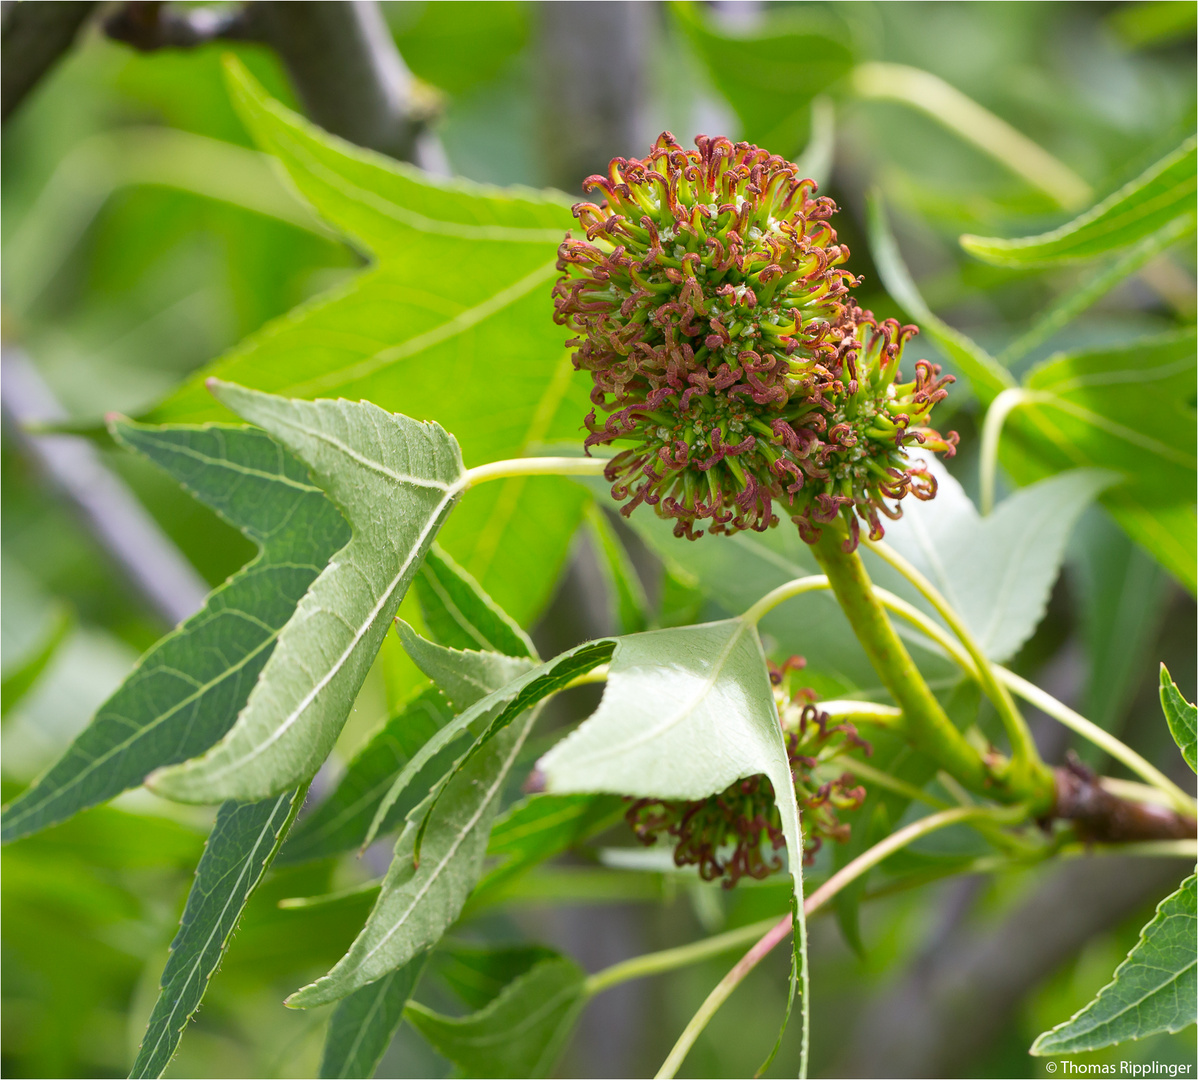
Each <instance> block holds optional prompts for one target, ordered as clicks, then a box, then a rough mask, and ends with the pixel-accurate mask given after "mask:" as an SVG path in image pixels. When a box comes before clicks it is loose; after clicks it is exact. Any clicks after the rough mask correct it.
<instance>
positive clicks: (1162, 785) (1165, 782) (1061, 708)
mask: <svg viewBox="0 0 1198 1080" xmlns="http://www.w3.org/2000/svg"><path fill="white" fill-rule="evenodd" d="M996 670H997V674H998V677H999V678H1000V679H1001V680H1002V681H1003V683H1005V684H1006V685H1007V686H1009V687H1010V688H1011V689H1012V690H1014V691H1015V693H1017V694H1018V695H1019V696H1020V697H1021V698H1023V699H1024V701H1027V702H1029V703H1030V704H1032V705H1035V706H1036V708H1037V709H1039V710H1040V711H1041V712H1044V713H1047V714H1048V715H1049V716H1051V717H1052V718H1053V719H1054V720H1058V721H1060V722H1061V723H1062V724H1064V725H1065V726H1066V727H1067V728H1069V729H1070V730H1071V731H1076V732H1077V733H1078V734H1079V735H1081V736H1082V737H1083V738H1086V739H1089V741H1090V742H1092V743H1093V744H1094V745H1095V746H1098V747H1101V748H1102V749H1103V750H1105V751H1106V752H1107V753H1108V754H1110V755H1111V757H1113V758H1114V759H1115V760H1116V761H1121V762H1122V763H1123V764H1124V765H1126V766H1127V767H1128V768H1129V769H1131V770H1132V772H1134V773H1137V774H1138V775H1139V776H1141V777H1143V778H1144V779H1145V780H1147V781H1148V783H1150V784H1151V785H1152V786H1153V787H1155V788H1159V789H1160V791H1161V792H1163V793H1164V794H1165V795H1167V796H1168V797H1169V803H1170V805H1171V806H1172V807H1173V808H1174V809H1175V810H1177V811H1178V812H1179V813H1182V814H1185V815H1186V816H1188V817H1194V816H1196V815H1195V809H1196V807H1195V802H1194V799H1193V798H1192V797H1191V796H1189V795H1187V794H1186V793H1185V792H1184V791H1183V790H1182V789H1181V788H1180V787H1178V786H1177V785H1176V784H1175V783H1173V781H1172V780H1170V779H1169V778H1168V777H1167V776H1166V775H1165V774H1164V773H1163V772H1161V771H1160V769H1158V768H1156V766H1154V765H1152V764H1151V763H1150V762H1148V761H1145V760H1144V759H1143V758H1142V757H1140V755H1139V754H1137V753H1136V752H1135V751H1134V750H1133V749H1132V748H1131V747H1130V746H1127V745H1125V744H1124V743H1122V742H1120V741H1119V740H1118V739H1116V738H1115V736H1114V735H1112V734H1111V733H1110V732H1108V731H1103V730H1102V728H1100V727H1099V726H1098V725H1097V724H1095V723H1094V722H1093V721H1091V720H1087V719H1086V718H1085V717H1084V716H1082V715H1081V714H1080V713H1076V712H1074V711H1073V710H1072V709H1071V708H1069V706H1068V705H1066V704H1064V702H1061V701H1057V699H1056V698H1054V697H1053V696H1052V695H1051V694H1049V693H1046V692H1045V691H1043V690H1041V689H1040V687H1038V686H1036V685H1035V684H1034V683H1030V682H1028V681H1027V680H1026V679H1022V678H1020V677H1019V676H1018V675H1016V674H1015V673H1014V672H1013V671H1008V670H1007V669H1006V668H997V669H996Z"/></svg>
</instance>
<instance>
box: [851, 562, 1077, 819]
mask: <svg viewBox="0 0 1198 1080" xmlns="http://www.w3.org/2000/svg"><path fill="white" fill-rule="evenodd" d="M865 543H866V544H867V545H868V546H869V549H870V551H872V552H873V553H874V554H875V555H877V556H879V557H880V558H881V559H882V560H883V561H885V562H888V563H889V564H890V565H891V566H893V567H894V568H895V569H896V570H897V571H898V572H899V573H900V574H902V575H903V577H905V578H906V579H907V580H908V581H909V582H911V584H912V585H914V586H915V587H916V588H917V589H918V590H919V591H920V592H921V593H922V594H923V595H924V597H925V599H926V600H927V601H928V603H930V604H931V605H932V607H934V608H935V609H936V611H937V613H938V614H939V615H940V617H941V618H942V619H944V621H945V622H946V623H948V625H949V628H950V629H951V630H952V632H953V633H954V634H956V635H957V639H958V640H959V641H960V642H961V644H962V645H963V646H965V650H966V652H968V653H969V655H970V657H971V658H972V660H973V662H974V665H975V666H976V667H977V672H978V678H979V680H980V682H981V686H982V689H983V690H984V691H985V692H986V696H987V697H988V698H989V699H990V700H991V701H992V702H993V703H994V706H995V708H997V710H998V715H999V719H1000V720H1002V724H1003V728H1004V729H1005V730H1006V733H1007V739H1008V741H1009V742H1010V744H1011V760H1010V762H1009V763H1008V765H1007V766H1006V767H1005V769H1004V770H1003V773H1002V776H1001V778H1000V779H1001V781H1002V786H1003V788H1004V789H1005V794H1004V796H1003V797H1004V798H1005V799H1007V800H1008V801H1009V800H1011V799H1032V800H1034V801H1035V803H1036V810H1037V812H1043V811H1046V810H1048V809H1050V808H1051V806H1052V805H1053V802H1054V801H1055V798H1056V796H1055V790H1056V789H1055V784H1054V781H1053V776H1052V770H1050V769H1049V768H1048V766H1047V765H1045V764H1044V762H1043V761H1041V760H1040V754H1039V751H1037V749H1036V744H1035V742H1034V741H1033V740H1032V733H1031V731H1030V730H1029V729H1028V726H1027V724H1026V723H1024V720H1023V717H1022V716H1021V715H1020V713H1019V709H1018V708H1017V707H1016V705H1015V699H1014V698H1013V697H1011V692H1010V691H1009V690H1008V689H1007V688H1006V686H1004V685H1003V684H1002V683H1001V682H999V680H998V678H997V677H996V675H995V672H994V669H993V667H992V666H991V663H990V659H989V657H987V656H986V654H985V653H984V652H983V651H982V649H981V646H979V645H978V643H977V642H976V641H975V640H974V637H973V634H972V633H970V631H969V627H967V626H966V625H965V622H964V620H963V619H962V618H961V616H960V615H958V614H957V612H956V611H955V610H954V608H953V606H952V605H951V604H950V603H949V602H948V601H947V600H946V599H945V598H944V596H943V595H942V594H941V593H940V590H939V589H937V588H936V587H935V586H934V585H933V584H932V583H931V582H930V581H928V579H927V578H926V577H924V576H923V574H921V573H920V572H919V571H918V570H917V569H916V568H915V567H914V566H912V565H911V563H909V562H908V561H907V560H906V559H905V558H903V556H902V555H900V554H899V553H898V552H897V551H895V550H894V549H893V548H892V547H890V545H888V544H885V543H882V542H874V541H868V540H867V541H865ZM862 572H864V571H862ZM948 771H949V772H953V770H952V769H949V770H948ZM953 775H956V773H955V772H954V773H953ZM957 779H958V780H960V781H961V782H962V783H966V781H965V777H963V776H957Z"/></svg>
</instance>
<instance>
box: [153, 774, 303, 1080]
mask: <svg viewBox="0 0 1198 1080" xmlns="http://www.w3.org/2000/svg"><path fill="white" fill-rule="evenodd" d="M305 790H306V788H297V789H295V790H293V791H287V792H284V793H283V794H281V795H279V796H277V797H274V798H270V799H263V800H262V801H260V802H254V803H237V802H227V803H225V804H224V806H222V807H221V808H220V811H219V812H218V813H217V815H216V824H215V825H214V826H213V827H212V835H211V836H209V837H208V844H207V846H206V847H205V849H204V854H203V856H202V857H201V858H200V865H199V867H198V868H197V869H196V879H195V883H194V884H193V885H192V887H191V892H190V893H189V894H188V896H187V905H186V907H185V908H184V909H183V919H182V921H181V923H180V925H179V932H178V934H176V935H175V940H174V941H172V942H171V955H170V959H169V960H167V962H166V968H165V969H164V971H163V973H162V984H161V993H160V994H159V995H158V1000H157V1001H156V1002H155V1003H154V1010H153V1012H152V1013H151V1014H150V1022H149V1024H148V1026H147V1027H146V1034H145V1037H144V1038H143V1039H142V1042H141V1048H140V1049H139V1050H138V1053H137V1060H136V1061H135V1062H134V1063H133V1070H132V1072H130V1074H129V1075H130V1076H131V1077H146V1076H161V1075H162V1074H163V1072H164V1071H165V1069H166V1067H167V1065H168V1064H169V1063H170V1060H171V1058H172V1057H173V1056H174V1053H175V1049H176V1048H177V1047H178V1045H179V1040H180V1039H181V1038H182V1037H183V1029H184V1028H185V1027H186V1026H187V1022H188V1021H189V1020H190V1019H191V1017H192V1015H193V1014H194V1013H195V1011H196V1010H197V1009H198V1008H199V1007H200V1001H201V1000H202V998H203V997H204V991H205V990H206V989H207V988H208V981H209V980H210V979H211V978H212V975H213V973H214V972H215V971H216V968H217V965H218V964H219V963H220V960H221V956H222V955H223V954H224V951H225V948H226V946H227V945H228V944H229V939H230V938H231V937H232V936H233V931H234V929H236V926H237V920H238V919H239V918H240V917H241V912H242V909H243V908H244V907H245V905H246V902H247V901H248V900H249V898H250V894H251V893H253V891H254V889H255V888H256V887H257V885H258V882H259V881H261V880H262V875H263V874H264V873H265V872H266V868H267V867H268V866H269V865H270V862H271V859H272V858H273V857H274V854H275V852H276V851H277V850H278V848H279V844H280V843H281V842H282V840H283V837H284V836H285V835H286V834H287V829H288V826H290V824H291V822H292V821H293V820H294V818H295V815H296V813H297V812H298V811H299V808H300V804H301V803H303V801H304V791H305Z"/></svg>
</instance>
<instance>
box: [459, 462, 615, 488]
mask: <svg viewBox="0 0 1198 1080" xmlns="http://www.w3.org/2000/svg"><path fill="white" fill-rule="evenodd" d="M606 467H607V460H606V459H605V458H587V457H540V458H538V457H530V458H508V459H507V460H505V461H489V462H487V464H486V465H478V466H476V467H475V468H473V469H467V470H466V475H465V476H463V477H462V479H461V480H459V481H458V483H459V485H460V486H461V489H462V490H463V491H465V490H468V489H469V488H472V487H474V486H475V485H477V484H484V483H486V482H487V481H488V480H505V479H507V478H508V477H512V476H602V475H603V470H604V469H605V468H606Z"/></svg>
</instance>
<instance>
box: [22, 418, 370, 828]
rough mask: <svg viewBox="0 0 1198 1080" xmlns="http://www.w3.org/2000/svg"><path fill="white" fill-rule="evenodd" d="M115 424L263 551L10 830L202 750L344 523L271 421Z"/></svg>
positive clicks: (230, 716)
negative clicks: (269, 427)
mask: <svg viewBox="0 0 1198 1080" xmlns="http://www.w3.org/2000/svg"><path fill="white" fill-rule="evenodd" d="M113 434H114V436H115V437H116V438H117V439H118V441H120V442H121V443H122V444H124V445H125V446H127V447H129V448H130V449H134V450H137V451H138V452H139V453H141V454H143V455H145V456H146V457H148V458H149V459H150V460H151V461H153V462H154V463H155V464H156V465H158V466H160V467H161V468H163V469H165V470H166V471H167V472H169V473H170V474H171V476H173V477H174V478H175V479H176V480H178V481H179V483H181V484H182V485H183V486H184V487H185V488H186V489H187V490H188V491H189V492H190V493H191V494H192V495H194V496H195V497H196V498H197V499H199V500H200V501H201V502H203V503H205V504H207V505H208V506H210V507H212V509H213V510H215V511H216V512H217V513H218V514H220V515H221V517H223V518H224V519H225V520H226V521H228V522H229V523H230V524H232V525H234V526H236V527H237V528H239V529H240V530H241V531H242V532H243V533H244V534H245V535H246V536H247V537H248V538H249V539H250V540H252V541H253V542H254V543H255V544H257V545H258V547H259V549H260V551H259V554H258V556H257V557H256V558H255V559H254V560H253V561H252V562H250V563H249V564H248V565H247V566H246V567H245V568H244V569H243V570H241V571H240V572H238V573H237V574H235V575H234V576H233V577H232V578H230V579H229V580H228V581H227V582H226V583H225V584H224V585H222V586H221V587H220V588H219V589H217V590H216V591H215V592H213V593H212V595H211V596H210V597H209V598H208V601H207V603H206V604H205V605H204V607H203V609H202V610H201V611H199V612H198V613H197V614H196V615H194V616H192V617H191V618H190V619H188V620H187V622H185V623H184V624H183V625H182V626H181V627H179V628H178V629H177V630H175V631H174V632H173V633H171V634H168V635H167V636H166V637H165V638H163V639H162V640H161V641H160V642H159V643H158V644H157V645H155V646H154V647H153V648H152V649H151V650H150V651H149V652H148V653H146V655H145V656H144V657H142V659H141V661H140V662H139V663H138V665H137V667H136V668H135V669H134V671H133V673H132V674H131V675H130V676H129V677H128V679H126V680H125V682H124V684H123V685H122V686H121V687H120V689H119V690H117V691H116V693H115V694H113V696H112V697H111V698H109V699H108V701H107V702H105V703H104V705H102V706H101V707H100V709H99V710H98V711H97V713H96V716H95V718H94V719H93V720H92V722H91V724H90V725H89V726H88V727H87V729H86V730H84V731H83V732H82V734H80V735H79V737H78V738H77V739H76V740H75V742H74V743H73V744H72V745H71V746H70V748H69V749H68V750H67V751H66V753H65V754H64V755H63V756H62V758H61V759H60V760H59V761H58V762H56V763H55V764H54V765H52V766H51V767H50V769H49V770H48V771H47V772H46V773H45V774H44V775H43V776H42V777H41V778H40V779H39V780H37V781H36V782H35V783H34V784H33V786H32V787H31V788H29V789H28V790H27V791H26V792H24V793H23V794H22V795H21V796H20V797H19V798H18V799H16V800H15V801H14V802H13V804H12V806H11V807H9V808H8V810H7V812H6V813H5V815H4V839H5V840H6V841H7V840H10V839H15V838H16V837H18V836H25V835H27V834H28V833H31V832H35V831H36V830H38V829H42V828H45V827H46V826H47V825H51V824H53V823H54V822H57V821H62V820H63V819H65V818H68V817H70V816H71V815H72V814H74V813H77V812H78V811H79V810H82V809H85V808H86V807H89V806H94V805H96V804H97V803H100V802H103V801H104V800H106V799H110V798H112V797H113V796H114V795H118V794H119V793H120V792H122V791H124V790H125V789H126V788H130V787H134V786H136V785H137V784H140V783H141V782H142V781H143V780H144V779H145V777H146V775H147V773H149V772H151V771H152V770H154V769H156V768H158V767H160V766H162V765H169V764H173V763H175V762H179V761H185V760H186V759H187V758H190V757H194V756H195V755H196V754H199V753H202V752H203V751H204V750H207V749H208V747H210V746H211V745H212V744H213V743H215V742H216V741H217V740H218V739H220V738H221V736H223V735H224V734H225V732H227V731H228V730H229V728H230V727H231V726H232V724H233V722H234V720H235V719H236V718H237V714H238V713H239V712H240V711H241V709H242V706H244V705H245V702H246V698H247V697H248V696H249V694H250V691H251V689H252V688H253V686H254V684H255V682H256V681H257V679H258V675H259V673H260V672H261V671H262V668H263V665H264V664H265V663H266V661H267V658H268V657H269V656H270V654H271V650H272V649H273V648H274V646H275V640H276V638H277V637H278V634H279V631H280V630H281V629H282V628H283V626H284V624H285V623H286V622H287V621H288V620H289V619H290V618H291V617H292V615H293V614H294V613H295V609H296V605H297V604H298V603H299V601H300V599H301V598H302V597H303V595H304V593H306V592H307V590H308V587H309V586H310V585H311V584H312V582H313V581H314V580H315V579H316V577H317V575H318V574H319V573H320V572H321V570H322V569H323V568H324V566H325V564H326V563H327V562H328V561H329V559H330V558H332V556H333V554H334V553H335V552H336V551H337V549H338V548H340V547H342V546H343V545H344V544H345V543H346V541H347V540H348V539H349V535H350V531H349V526H348V525H346V523H345V520H344V519H343V518H342V517H341V515H340V513H338V511H337V508H336V507H335V506H334V505H333V504H332V503H331V502H329V500H328V499H327V498H326V497H325V495H324V493H323V492H322V491H321V490H320V489H319V488H318V487H315V486H314V485H313V484H312V483H311V482H310V481H309V479H308V474H307V470H306V469H305V468H304V466H303V465H302V464H301V463H300V462H299V461H297V460H296V459H295V458H293V457H292V456H291V454H289V453H288V452H287V451H286V450H284V449H283V448H282V447H280V446H279V444H278V443H276V442H275V441H274V440H273V439H271V438H270V437H269V436H268V435H267V434H266V433H265V432H262V431H255V430H252V429H250V428H236V427H225V426H214V425H210V426H205V427H169V428H153V427H143V426H141V425H138V424H132V423H128V422H124V421H122V422H120V423H118V424H116V425H114V427H113Z"/></svg>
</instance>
